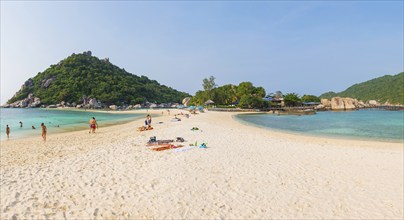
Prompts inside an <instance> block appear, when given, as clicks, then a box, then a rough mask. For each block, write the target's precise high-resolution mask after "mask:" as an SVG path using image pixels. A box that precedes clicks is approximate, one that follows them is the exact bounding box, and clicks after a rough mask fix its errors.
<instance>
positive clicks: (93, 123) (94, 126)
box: [88, 117, 98, 133]
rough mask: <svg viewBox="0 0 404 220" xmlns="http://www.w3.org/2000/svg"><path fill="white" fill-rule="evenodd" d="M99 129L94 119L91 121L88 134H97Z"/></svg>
mask: <svg viewBox="0 0 404 220" xmlns="http://www.w3.org/2000/svg"><path fill="white" fill-rule="evenodd" d="M97 127H98V124H97V121H96V120H95V118H94V117H92V118H91V119H90V131H89V132H88V133H91V132H92V133H95V129H96V128H97Z"/></svg>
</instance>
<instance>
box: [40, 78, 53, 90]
mask: <svg viewBox="0 0 404 220" xmlns="http://www.w3.org/2000/svg"><path fill="white" fill-rule="evenodd" d="M55 79H56V77H55V76H53V77H51V78H49V79H44V80H42V82H41V88H46V89H47V88H48V87H49V86H50V85H51V83H52V82H53V81H54V80H55Z"/></svg>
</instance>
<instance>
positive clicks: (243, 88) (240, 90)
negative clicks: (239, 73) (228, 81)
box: [237, 82, 254, 98]
mask: <svg viewBox="0 0 404 220" xmlns="http://www.w3.org/2000/svg"><path fill="white" fill-rule="evenodd" d="M253 91H254V86H253V84H252V83H251V82H242V83H240V84H239V85H238V86H237V96H238V97H239V98H241V97H242V96H244V95H252V94H253Z"/></svg>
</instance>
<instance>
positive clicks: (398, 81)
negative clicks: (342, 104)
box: [320, 72, 404, 104]
mask: <svg viewBox="0 0 404 220" xmlns="http://www.w3.org/2000/svg"><path fill="white" fill-rule="evenodd" d="M336 96H339V97H351V98H356V99H358V100H362V101H365V102H366V101H369V100H376V101H378V102H380V103H385V102H389V103H392V104H404V72H401V73H399V74H397V75H394V76H391V75H385V76H382V77H379V78H375V79H372V80H369V81H366V82H363V83H359V84H355V85H353V86H351V87H349V88H348V89H346V90H345V91H342V92H339V93H334V92H327V93H324V94H322V95H321V96H320V98H327V99H331V98H332V97H336Z"/></svg>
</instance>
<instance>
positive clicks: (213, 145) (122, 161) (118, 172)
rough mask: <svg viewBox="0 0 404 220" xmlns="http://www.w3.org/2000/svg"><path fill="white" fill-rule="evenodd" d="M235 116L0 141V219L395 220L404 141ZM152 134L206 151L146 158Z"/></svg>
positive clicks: (171, 152)
mask: <svg viewBox="0 0 404 220" xmlns="http://www.w3.org/2000/svg"><path fill="white" fill-rule="evenodd" d="M231 117H232V114H231V113H215V112H208V113H205V114H200V115H197V116H195V117H191V118H189V119H185V118H184V119H183V120H182V121H181V122H170V118H171V117H168V116H164V117H160V118H155V119H154V124H155V125H154V127H155V129H154V130H152V131H147V132H135V131H134V130H135V128H136V126H137V125H141V124H142V122H141V121H137V122H133V123H129V124H125V125H119V126H114V127H108V128H102V129H100V130H99V133H98V134H96V135H89V134H88V133H87V131H81V132H72V133H66V134H57V135H53V136H50V137H49V142H48V143H47V144H46V145H43V144H42V143H41V142H40V141H39V139H38V138H34V139H32V138H31V139H24V140H18V141H9V142H2V144H1V170H0V177H1V180H0V184H1V188H0V193H1V194H0V195H1V198H0V202H1V206H0V211H1V216H0V217H1V218H2V219H10V218H13V217H16V218H18V219H20V218H41V219H43V218H50V219H53V218H55V219H63V218H66V219H77V218H83V219H90V218H91V219H105V218H116V219H118V218H128V219H138V218H143V219H144V218H147V219H149V218H157V219H167V218H174V219H179V218H187V219H196V218H198V219H201V218H202V219H208V218H209V219H212V218H215V219H218V218H225V219H246V218H250V219H251V218H255V219H257V218H259V219H263V218H265V219H268V218H276V219H279V218H287V219H291V218H297V219H301V218H327V219H330V218H332V219H336V218H338V219H346V218H351V219H357V218H365V219H381V218H384V219H402V218H403V197H404V192H403V148H402V144H394V143H381V142H360V141H339V140H331V139H319V138H312V137H301V136H294V135H286V134H279V133H274V132H271V131H268V130H264V129H259V128H254V127H249V126H246V125H242V124H240V123H238V122H236V121H234V120H233V119H232V118H231ZM158 121H162V122H164V123H163V124H156V122H158ZM192 127H199V128H200V129H201V130H200V131H191V130H190V129H191V128H192ZM150 136H157V138H158V139H174V138H175V137H178V136H181V137H183V138H185V139H186V140H187V142H186V144H189V143H194V142H195V141H197V142H198V143H201V142H207V143H208V148H207V149H199V148H195V149H190V150H188V151H183V152H174V150H167V151H161V152H154V151H151V150H150V149H149V148H150V147H146V146H145V143H146V142H147V140H148V139H149V137H150Z"/></svg>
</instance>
